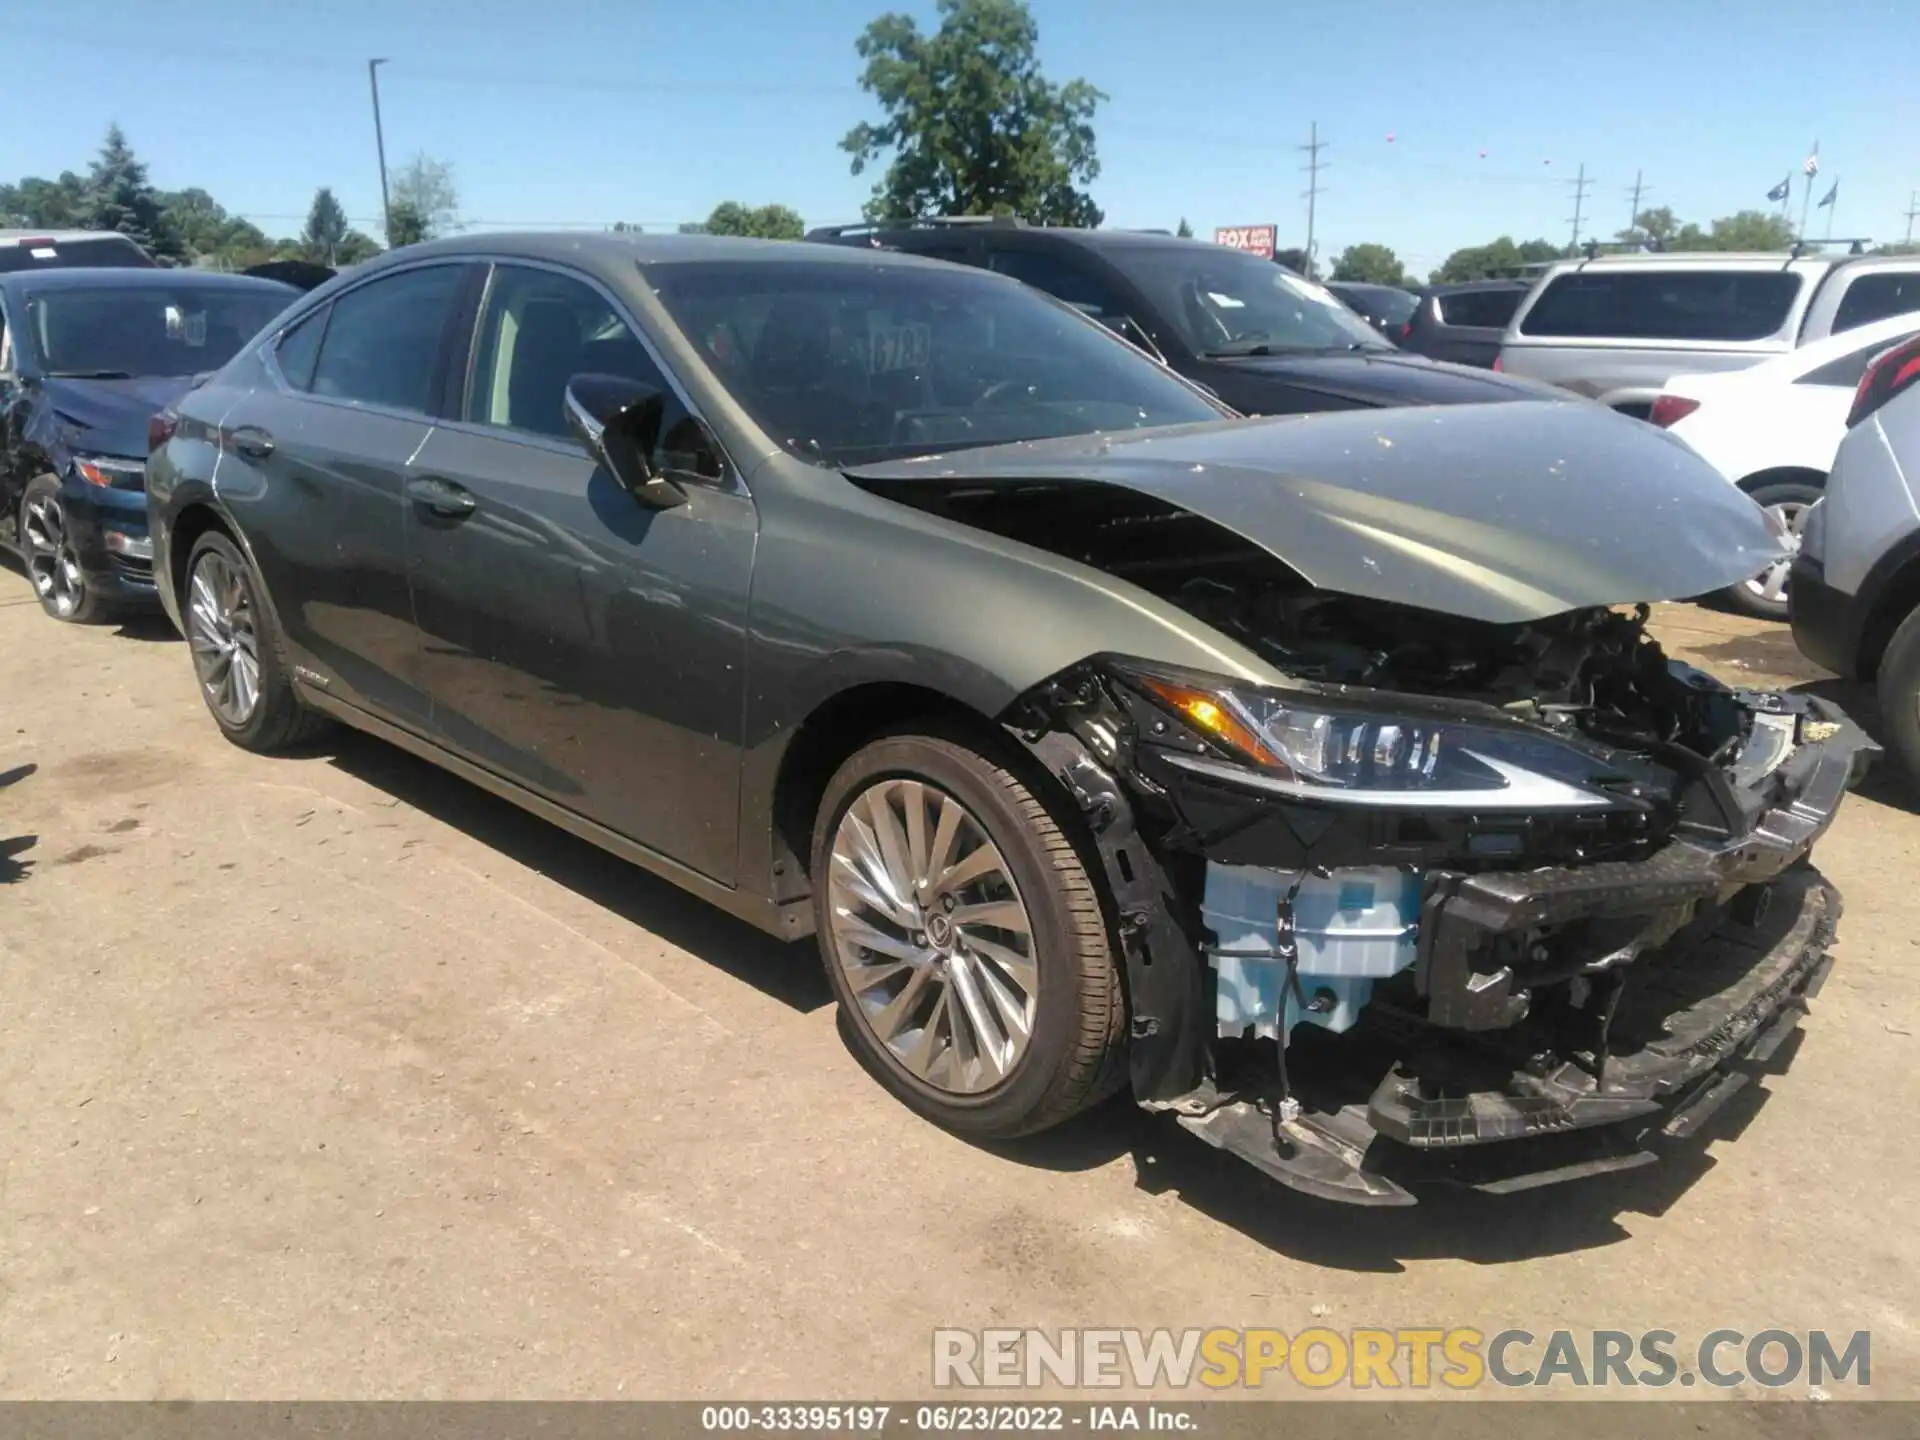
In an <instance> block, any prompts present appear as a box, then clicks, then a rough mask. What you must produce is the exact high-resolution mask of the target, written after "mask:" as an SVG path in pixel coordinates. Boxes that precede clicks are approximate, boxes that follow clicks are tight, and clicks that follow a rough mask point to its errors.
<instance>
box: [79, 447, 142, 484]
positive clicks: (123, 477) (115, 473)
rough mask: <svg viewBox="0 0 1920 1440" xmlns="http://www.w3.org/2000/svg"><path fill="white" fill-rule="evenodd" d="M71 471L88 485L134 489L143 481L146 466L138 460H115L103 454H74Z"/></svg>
mask: <svg viewBox="0 0 1920 1440" xmlns="http://www.w3.org/2000/svg"><path fill="white" fill-rule="evenodd" d="M73 473H74V474H76V475H78V476H79V477H80V478H81V479H82V480H84V481H86V482H87V484H89V485H103V486H111V487H116V488H118V489H121V490H135V489H138V488H139V487H140V484H141V483H144V482H145V480H146V475H147V467H146V465H145V463H144V462H142V461H139V460H116V459H113V458H110V457H108V456H105V455H76V456H74V457H73ZM129 482H133V483H129Z"/></svg>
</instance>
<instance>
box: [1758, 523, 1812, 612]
mask: <svg viewBox="0 0 1920 1440" xmlns="http://www.w3.org/2000/svg"><path fill="white" fill-rule="evenodd" d="M1812 508H1813V507H1812V506H1811V505H1809V504H1808V503H1807V502H1806V501H1804V500H1782V501H1780V502H1779V503H1778V504H1775V505H1769V506H1767V513H1768V514H1769V515H1772V516H1774V517H1775V518H1776V519H1778V520H1779V522H1780V528H1781V530H1782V532H1783V533H1784V534H1785V535H1786V537H1787V545H1788V547H1789V551H1790V553H1789V554H1788V555H1787V556H1786V557H1785V558H1784V559H1781V560H1776V561H1774V563H1773V564H1771V565H1769V566H1768V567H1767V568H1766V569H1764V570H1762V571H1761V572H1760V573H1759V574H1758V575H1756V576H1754V577H1753V578H1752V579H1751V580H1749V581H1747V590H1748V592H1749V593H1750V594H1752V595H1754V596H1756V597H1757V598H1759V599H1761V600H1764V601H1766V602H1767V604H1769V605H1784V604H1786V603H1787V576H1788V574H1789V573H1790V572H1791V571H1792V569H1793V560H1794V556H1796V555H1798V554H1799V553H1800V529H1801V527H1802V526H1803V525H1805V524H1806V523H1807V511H1809V510H1811V509H1812Z"/></svg>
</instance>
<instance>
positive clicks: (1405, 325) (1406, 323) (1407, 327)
mask: <svg viewBox="0 0 1920 1440" xmlns="http://www.w3.org/2000/svg"><path fill="white" fill-rule="evenodd" d="M1411 334H1413V322H1412V321H1411V320H1403V321H1401V322H1400V338H1401V339H1402V340H1404V339H1406V338H1407V337H1408V336H1409V335H1411Z"/></svg>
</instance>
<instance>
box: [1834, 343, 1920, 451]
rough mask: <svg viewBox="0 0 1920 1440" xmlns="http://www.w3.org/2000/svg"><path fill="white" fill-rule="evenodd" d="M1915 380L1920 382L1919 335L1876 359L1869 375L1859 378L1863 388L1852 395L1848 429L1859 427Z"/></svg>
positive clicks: (1869, 365) (1869, 366)
mask: <svg viewBox="0 0 1920 1440" xmlns="http://www.w3.org/2000/svg"><path fill="white" fill-rule="evenodd" d="M1916 380H1920V335H1916V336H1914V337H1913V338H1912V339H1911V340H1905V341H1902V342H1901V343H1900V344H1898V345H1896V346H1894V347H1893V348H1892V349H1891V350H1883V351H1881V352H1880V353H1879V354H1878V355H1876V356H1874V357H1873V360H1872V361H1871V362H1870V363H1869V364H1868V366H1867V373H1866V374H1864V375H1862V376H1861V377H1860V387H1859V388H1858V389H1857V390H1855V391H1854V392H1853V408H1852V409H1851V410H1849V411H1848V412H1847V426H1848V428H1849V429H1851V428H1852V427H1853V426H1855V425H1858V424H1859V423H1860V422H1861V421H1862V420H1864V419H1866V418H1867V417H1868V416H1869V415H1871V414H1873V412H1874V411H1876V410H1878V409H1879V408H1880V407H1881V406H1882V405H1884V404H1886V403H1887V402H1888V401H1889V400H1891V399H1893V397H1894V396H1896V395H1898V394H1899V393H1900V392H1901V391H1902V390H1905V389H1906V388H1907V387H1908V386H1909V385H1911V384H1913V382H1914V381H1916Z"/></svg>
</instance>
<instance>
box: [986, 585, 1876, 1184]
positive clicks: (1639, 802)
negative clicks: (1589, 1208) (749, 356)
mask: <svg viewBox="0 0 1920 1440" xmlns="http://www.w3.org/2000/svg"><path fill="white" fill-rule="evenodd" d="M1228 573H1229V574H1231V573H1232V572H1231V571H1229V572H1228ZM1156 578H1158V579H1160V580H1161V581H1162V583H1161V584H1159V585H1156V586H1155V587H1154V588H1156V589H1158V590H1159V591H1160V593H1161V594H1162V595H1163V596H1164V597H1165V598H1168V599H1170V600H1172V601H1173V602H1174V603H1176V604H1177V605H1179V606H1180V607H1181V608H1183V609H1185V610H1187V611H1189V613H1191V614H1193V615H1194V616H1195V617H1196V618H1199V619H1201V620H1203V621H1205V622H1206V623H1207V624H1208V625H1210V626H1212V627H1213V628H1214V629H1216V630H1218V631H1219V632H1221V633H1222V634H1224V635H1227V636H1230V637H1232V638H1233V639H1235V640H1238V641H1239V642H1240V643H1241V644H1243V645H1245V646H1246V647H1247V648H1248V649H1250V650H1252V651H1254V652H1255V653H1256V654H1258V655H1260V656H1262V657H1263V658H1265V659H1267V660H1268V661H1270V662H1271V663H1272V664H1273V666H1274V667H1275V668H1276V669H1278V670H1279V671H1280V672H1281V673H1282V674H1284V675H1285V676H1287V677H1289V679H1290V681H1292V682H1293V683H1292V685H1291V686H1289V687H1288V688H1287V689H1286V690H1284V691H1278V692H1276V691H1273V690H1271V689H1268V690H1265V691H1262V692H1261V693H1259V694H1257V695H1256V694H1249V693H1247V692H1246V691H1244V690H1243V689H1240V688H1237V687H1235V688H1227V687H1224V686H1222V685H1221V684H1220V682H1219V681H1218V680H1217V677H1216V678H1214V679H1211V680H1203V679H1201V678H1199V677H1188V676H1182V675H1177V674H1171V673H1169V672H1165V671H1163V670H1160V669H1158V668H1157V667H1154V666H1151V665H1146V664H1140V663H1136V662H1130V661H1128V660H1126V659H1125V658H1123V657H1114V658H1112V659H1104V658H1103V659H1097V660H1094V661H1090V662H1088V663H1087V664H1085V665H1083V666H1080V667H1076V668H1075V669H1074V670H1073V671H1070V672H1069V673H1067V674H1065V675H1062V676H1058V677H1055V678H1054V679H1053V680H1052V681H1049V682H1047V683H1046V684H1044V685H1042V686H1041V687H1039V688H1038V689H1037V690H1035V691H1034V692H1032V693H1030V694H1029V695H1028V696H1027V697H1025V699H1024V700H1023V702H1022V703H1021V704H1020V705H1019V706H1017V707H1016V708H1015V710H1014V711H1013V712H1011V713H1009V715H1008V716H1007V717H1005V718H1006V721H1007V723H1008V724H1009V726H1010V727H1011V728H1012V729H1013V730H1015V732H1016V733H1018V734H1020V735H1021V736H1022V738H1023V739H1024V740H1025V741H1026V742H1027V743H1028V744H1029V745H1030V746H1031V747H1032V748H1033V749H1034V751H1035V753H1036V754H1038V755H1039V756H1040V758H1041V759H1042V760H1043V761H1044V762H1045V763H1046V764H1047V765H1048V766H1049V767H1050V768H1051V769H1052V770H1053V771H1054V773H1055V774H1056V775H1058V776H1059V777H1060V778H1061V779H1062V780H1063V781H1064V782H1065V783H1066V784H1067V786H1068V788H1069V790H1070V791H1071V792H1072V793H1073V794H1074V795H1075V796H1076V797H1077V798H1078V799H1079V801H1080V803H1081V805H1082V807H1083V809H1084V810H1085V811H1086V813H1087V815H1088V818H1089V820H1090V822H1091V823H1092V825H1093V828H1094V830H1095V833H1096V835H1097V836H1098V837H1099V845H1100V849H1101V856H1102V860H1103V862H1104V864H1105V866H1106V870H1107V878H1108V882H1109V885H1110V887H1111V888H1112V890H1113V893H1114V896H1115V900H1116V905H1117V909H1118V912H1119V913H1118V917H1117V918H1118V930H1119V933H1120V935H1121V937H1122V942H1123V945H1124V946H1125V947H1126V949H1127V973H1128V978H1129V981H1130V1003H1131V1005H1132V1012H1133V1054H1132V1073H1133V1081H1134V1089H1135V1094H1136V1097H1137V1098H1138V1099H1139V1100H1140V1101H1141V1102H1142V1103H1144V1104H1147V1105H1148V1106H1150V1107H1153V1108H1162V1109H1167V1110H1170V1111H1172V1112H1173V1113H1174V1114H1175V1115H1176V1116H1178V1117H1179V1118H1180V1120H1181V1122H1182V1123H1183V1124H1185V1125H1186V1126H1187V1127H1188V1128H1189V1129H1192V1130H1194V1131H1195V1132H1196V1133H1198V1134H1199V1135H1201V1136H1202V1138H1205V1139H1207V1140H1208V1141H1210V1142H1211V1143H1213V1144H1216V1145H1220V1146H1222V1147H1224V1148H1227V1149H1231V1150H1233V1151H1234V1152H1235V1153H1237V1154H1240V1155H1242V1156H1243V1157H1244V1158H1247V1159H1249V1160H1251V1161H1253V1162H1254V1163H1255V1164H1257V1165H1259V1166H1260V1167H1261V1168H1262V1169H1263V1170H1265V1171H1267V1172H1268V1173H1269V1174H1271V1175H1273V1176H1274V1177H1275V1178H1278V1179H1280V1180H1282V1181H1284V1182H1286V1183H1288V1184H1290V1185H1294V1186H1296V1187H1298V1188H1302V1189H1305V1190H1308V1191H1311V1192H1312V1193H1316V1194H1320V1195H1323V1196H1327V1197H1330V1198H1338V1199H1344V1200H1351V1201H1357V1202H1360V1203H1371V1204H1407V1203H1413V1200H1414V1198H1415V1195H1414V1190H1413V1189H1410V1188H1409V1187H1410V1186H1412V1187H1416V1188H1417V1187H1418V1185H1420V1184H1421V1183H1424V1182H1427V1181H1430V1180H1450V1181H1454V1182H1459V1183H1467V1184H1472V1185H1475V1186H1477V1187H1478V1188H1482V1189H1487V1190H1513V1189H1521V1188H1526V1187H1528V1186H1532V1185H1539V1184H1545V1183H1551V1182H1552V1181H1556V1180H1562V1179H1569V1178H1573V1177H1575V1176H1578V1175H1585V1174H1591V1173H1595V1172H1596V1171H1599V1170H1607V1169H1615V1168H1624V1167H1628V1166H1632V1165H1638V1164H1643V1163H1648V1162H1650V1161H1651V1160H1653V1159H1655V1158H1656V1152H1655V1150H1654V1148H1652V1146H1653V1141H1654V1140H1655V1139H1657V1138H1659V1137H1660V1136H1665V1137H1674V1136H1681V1135H1685V1134H1688V1133H1691V1131H1693V1130H1694V1129H1696V1128H1698V1126H1699V1125H1700V1124H1701V1123H1702V1122H1703V1121H1704V1119H1705V1118H1706V1116H1707V1115H1708V1114H1709V1113H1711V1112H1712V1111H1713V1110H1714V1109H1717V1108H1718V1106H1719V1105H1720V1103H1722V1102H1723V1101H1724V1100H1725V1099H1726V1098H1727V1097H1728V1096H1730V1095H1731V1094H1732V1093H1733V1092H1734V1091H1735V1090H1736V1089H1738V1088H1739V1086H1740V1085H1741V1084H1743V1083H1744V1082H1745V1080H1746V1079H1747V1078H1748V1072H1747V1071H1746V1070H1744V1069H1741V1068H1739V1067H1740V1066H1751V1065H1752V1064H1754V1063H1757V1062H1760V1061H1763V1060H1764V1059H1765V1058H1766V1057H1767V1056H1768V1055H1770V1054H1771V1053H1772V1051H1773V1050H1774V1048H1776V1047H1777V1046H1778V1045H1779V1044H1780V1043H1781V1041H1782V1040H1784V1038H1785V1037H1786V1035H1787V1034H1789V1033H1790V1032H1791V1031H1792V1029H1793V1028H1794V1026H1795V1025H1796V1024H1797V1021H1798V1018H1799V1015H1800V1014H1801V1013H1802V1012H1803V1011H1804V1009H1805V1001H1806V999H1807V998H1808V997H1810V996H1811V995H1812V994H1813V993H1814V991H1816V990H1817V989H1818V987H1819V984H1820V983H1821V981H1822V980H1823V979H1824V976H1825V973H1826V969H1827V967H1828V965H1829V963H1830V960H1829V957H1828V953H1827V947H1828V945H1829V943H1830V942H1831V938H1832V935H1833V926H1834V922H1835V920H1836V919H1837V916H1838V913H1839V902H1838V897H1837V896H1836V895H1835V894H1834V892H1833V891H1832V889H1831V888H1830V887H1829V886H1827V885H1826V884H1825V882H1824V881H1822V880H1821V879H1820V877H1819V876H1818V874H1817V873H1816V872H1814V871H1812V870H1811V869H1810V868H1808V867H1807V866H1806V864H1805V857H1806V853H1807V851H1808V849H1809V848H1810V846H1811V844H1812V842H1813V839H1814V838H1815V837H1816V836H1817V835H1818V834H1819V833H1820V832H1821V831H1822V830H1823V829H1824V828H1825V826H1826V824H1827V823H1828V822H1829V821H1830V820H1831V818H1832V815H1833V812H1834V809H1835V808H1836V807H1837V805H1838V803H1839V800H1840V798H1841V796H1842V795H1843V794H1844V792H1845V790H1846V788H1847V786H1848V785H1849V784H1850V783H1851V781H1852V780H1853V779H1854V778H1855V775H1856V772H1857V770H1858V769H1859V768H1860V767H1861V766H1862V765H1863V764H1864V763H1865V760H1866V759H1867V757H1869V756H1870V755H1871V754H1872V753H1873V749H1874V747H1873V746H1872V745H1871V742H1869V741H1868V740H1867V739H1866V738H1865V736H1864V735H1863V734H1862V733H1861V732H1860V731H1859V730H1858V729H1857V728H1856V727H1855V726H1853V725H1852V723H1851V722H1850V721H1848V720H1847V719H1846V717H1845V716H1844V715H1842V714H1841V713H1840V712H1839V711H1838V710H1837V709H1835V708H1834V707H1832V706H1831V705H1828V704H1827V703H1825V702H1823V701H1821V700H1818V699H1815V698H1812V697H1807V696H1799V695H1779V694H1772V693H1765V692H1756V691H1739V690H1733V689H1729V688H1728V687H1726V686H1723V685H1721V684H1720V683H1719V682H1718V681H1715V680H1714V679H1712V678H1711V677H1709V676H1707V675H1705V674H1704V673H1702V672H1699V671H1696V670H1693V669H1691V668H1690V667H1687V666H1684V665H1680V664H1677V663H1674V662H1671V661H1669V660H1668V658H1667V657H1666V655H1665V654H1664V653H1663V651H1662V650H1661V648H1660V646H1659V645H1658V644H1657V643H1656V642H1655V641H1654V640H1653V639H1652V638H1651V637H1650V636H1649V635H1648V634H1647V632H1646V620H1647V610H1646V609H1645V607H1640V608H1638V609H1634V610H1622V609H1611V608H1592V609H1585V610H1577V611H1572V612H1568V613H1564V614H1559V615H1554V616H1551V617H1548V618H1546V619H1542V620H1536V621H1530V622H1526V623H1521V624H1491V623H1486V622H1482V621H1475V620H1466V619H1460V618H1455V617H1450V616H1445V615H1439V614H1434V613H1432V612H1427V611H1421V610H1416V609H1413V608H1411V607H1407V606H1403V605H1396V604H1392V603H1388V602H1383V601H1377V600H1368V599H1361V598H1356V597H1352V596H1346V595H1339V594H1331V593H1328V592H1325V591H1316V590H1314V589H1312V588H1311V587H1306V586H1302V585H1299V584H1296V583H1289V582H1288V580H1287V578H1286V577H1285V576H1284V575H1275V574H1274V573H1273V572H1272V571H1269V572H1268V576H1265V577H1261V580H1262V581H1267V582H1268V583H1260V582H1259V581H1252V580H1251V579H1250V580H1249V581H1243V582H1242V583H1235V582H1234V581H1233V580H1231V579H1218V578H1212V577H1206V576H1200V577H1196V576H1193V575H1191V573H1189V574H1188V575H1187V576H1184V577H1182V576H1179V575H1177V574H1169V575H1165V576H1161V577H1156ZM1295 687H1297V688H1295ZM1495 1141H1524V1142H1525V1143H1524V1144H1521V1145H1517V1146H1515V1145H1489V1144H1488V1142H1495Z"/></svg>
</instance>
